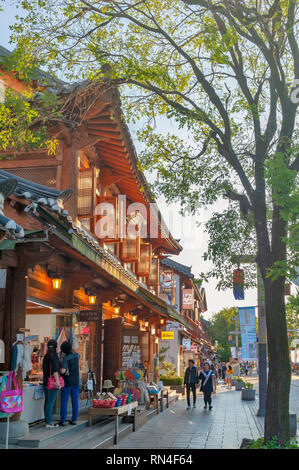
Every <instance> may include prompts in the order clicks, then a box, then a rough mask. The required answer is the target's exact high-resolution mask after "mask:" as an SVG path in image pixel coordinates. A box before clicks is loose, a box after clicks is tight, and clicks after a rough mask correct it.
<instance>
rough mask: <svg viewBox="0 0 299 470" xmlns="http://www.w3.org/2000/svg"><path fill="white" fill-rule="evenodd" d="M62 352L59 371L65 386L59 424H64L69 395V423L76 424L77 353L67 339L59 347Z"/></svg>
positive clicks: (77, 393) (62, 393)
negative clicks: (70, 405)
mask: <svg viewBox="0 0 299 470" xmlns="http://www.w3.org/2000/svg"><path fill="white" fill-rule="evenodd" d="M60 349H61V351H62V352H63V353H64V357H63V359H62V362H61V368H60V372H61V374H62V376H63V378H64V383H65V386H64V388H63V389H62V390H61V408H60V422H59V426H65V424H66V423H65V421H66V417H67V406H68V401H69V396H70V395H71V401H72V419H71V421H69V423H70V424H74V425H75V424H77V419H78V413H79V390H80V373H79V358H80V356H79V354H78V353H77V352H76V351H75V350H74V349H73V348H72V344H71V343H70V342H69V341H64V342H63V343H62V344H61V347H60Z"/></svg>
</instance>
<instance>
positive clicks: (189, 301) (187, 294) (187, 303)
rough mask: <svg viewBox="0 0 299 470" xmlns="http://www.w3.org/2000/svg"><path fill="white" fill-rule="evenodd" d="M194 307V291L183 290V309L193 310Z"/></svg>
mask: <svg viewBox="0 0 299 470" xmlns="http://www.w3.org/2000/svg"><path fill="white" fill-rule="evenodd" d="M193 307H194V291H193V289H184V290H183V309H184V310H193Z"/></svg>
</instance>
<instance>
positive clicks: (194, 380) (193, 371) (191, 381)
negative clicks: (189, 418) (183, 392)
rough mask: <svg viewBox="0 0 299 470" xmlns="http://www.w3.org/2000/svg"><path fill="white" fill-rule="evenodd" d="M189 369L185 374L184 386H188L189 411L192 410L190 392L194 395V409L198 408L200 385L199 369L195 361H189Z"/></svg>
mask: <svg viewBox="0 0 299 470" xmlns="http://www.w3.org/2000/svg"><path fill="white" fill-rule="evenodd" d="M188 365H189V367H187V369H186V372H185V380H184V384H185V385H186V389H187V404H188V406H187V410H190V408H191V404H190V390H192V393H193V408H195V407H196V385H197V384H198V371H197V367H196V366H195V365H194V361H193V359H190V360H189V361H188Z"/></svg>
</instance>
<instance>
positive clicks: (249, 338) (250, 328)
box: [238, 307, 257, 361]
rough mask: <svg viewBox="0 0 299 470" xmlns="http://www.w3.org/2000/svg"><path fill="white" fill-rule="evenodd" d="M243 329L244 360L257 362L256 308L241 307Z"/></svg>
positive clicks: (240, 316)
mask: <svg viewBox="0 0 299 470" xmlns="http://www.w3.org/2000/svg"><path fill="white" fill-rule="evenodd" d="M238 310H239V319H240V329H241V343H242V359H243V361H256V359H257V351H256V322H255V307H239V308H238Z"/></svg>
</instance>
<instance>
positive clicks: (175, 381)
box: [160, 375, 184, 385]
mask: <svg viewBox="0 0 299 470" xmlns="http://www.w3.org/2000/svg"><path fill="white" fill-rule="evenodd" d="M160 380H161V381H162V382H163V385H183V383H184V379H183V377H175V376H173V377H169V376H168V375H160Z"/></svg>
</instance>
